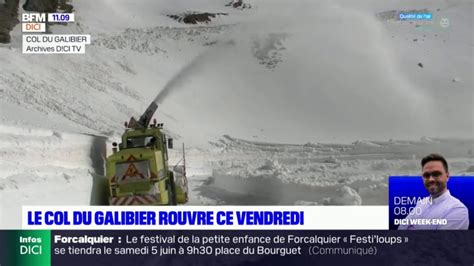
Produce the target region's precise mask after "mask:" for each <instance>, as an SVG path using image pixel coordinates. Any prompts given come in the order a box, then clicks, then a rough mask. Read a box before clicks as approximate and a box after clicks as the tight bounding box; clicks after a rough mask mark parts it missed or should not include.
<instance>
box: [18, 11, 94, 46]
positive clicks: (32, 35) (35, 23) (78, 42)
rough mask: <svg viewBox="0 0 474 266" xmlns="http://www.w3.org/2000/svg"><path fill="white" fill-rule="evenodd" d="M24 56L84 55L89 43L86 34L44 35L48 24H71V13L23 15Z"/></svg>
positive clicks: (88, 36) (72, 19)
mask: <svg viewBox="0 0 474 266" xmlns="http://www.w3.org/2000/svg"><path fill="white" fill-rule="evenodd" d="M21 18H22V25H21V28H22V33H23V34H24V35H23V38H22V41H23V53H24V54H84V53H85V50H86V45H87V44H90V43H91V36H90V35H88V34H60V35H58V34H56V35H53V34H46V33H47V32H48V29H47V26H48V23H72V22H74V21H75V16H74V14H73V13H23V14H22V16H21Z"/></svg>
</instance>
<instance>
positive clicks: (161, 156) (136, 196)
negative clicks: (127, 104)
mask: <svg viewBox="0 0 474 266" xmlns="http://www.w3.org/2000/svg"><path fill="white" fill-rule="evenodd" d="M157 108H158V105H157V104H156V103H154V102H153V103H151V104H150V106H149V107H148V108H147V110H146V111H145V113H144V114H143V115H142V116H141V117H140V119H139V120H138V121H137V120H135V118H133V117H132V118H131V119H130V122H128V123H125V128H126V129H125V132H124V133H123V135H122V142H121V143H120V144H117V143H115V142H114V143H113V144H112V145H113V148H112V151H113V154H112V155H110V156H109V157H108V158H107V166H106V176H107V179H108V183H109V204H110V205H177V204H184V203H186V202H188V184H187V179H186V165H185V164H186V160H185V157H184V145H183V158H182V159H181V160H180V161H179V162H178V164H176V165H174V166H172V167H170V166H169V165H168V149H172V148H173V139H172V138H168V137H167V136H166V135H165V134H164V133H163V131H162V130H163V124H157V123H156V120H154V122H153V124H150V121H151V118H152V117H153V114H154V113H155V111H156V109H157ZM180 163H181V164H180Z"/></svg>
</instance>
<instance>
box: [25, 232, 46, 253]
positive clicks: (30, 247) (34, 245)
mask: <svg viewBox="0 0 474 266" xmlns="http://www.w3.org/2000/svg"><path fill="white" fill-rule="evenodd" d="M41 254H43V247H42V246H41V238H40V237H31V236H29V237H22V236H20V255H41Z"/></svg>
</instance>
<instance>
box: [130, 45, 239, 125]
mask: <svg viewBox="0 0 474 266" xmlns="http://www.w3.org/2000/svg"><path fill="white" fill-rule="evenodd" d="M230 45H234V42H233V41H228V42H225V43H222V44H219V45H217V47H216V46H215V47H214V49H212V50H211V49H209V50H207V51H205V52H204V53H202V54H200V55H198V56H197V57H195V58H194V59H193V60H192V61H191V62H190V63H189V64H187V65H186V66H185V67H184V68H183V69H181V71H179V72H178V74H176V75H175V76H174V77H173V78H172V79H171V80H170V81H169V82H168V83H167V84H166V85H165V87H164V88H163V90H161V91H160V93H158V95H157V96H156V98H155V99H154V100H153V102H151V104H150V105H149V106H148V108H147V109H146V110H145V112H144V113H143V114H142V115H141V116H140V119H138V121H136V120H135V118H133V117H132V119H130V122H129V123H128V127H130V128H146V127H148V124H149V123H150V121H151V118H152V117H153V115H154V114H155V112H156V109H158V104H159V103H162V102H163V100H164V99H165V98H166V97H168V96H169V95H170V93H172V92H174V91H176V89H178V88H183V87H184V86H182V83H183V81H185V80H186V77H187V76H190V75H194V74H196V73H198V70H199V69H200V68H199V65H200V64H202V63H203V62H205V59H206V58H207V56H209V55H211V54H212V53H213V52H215V51H216V49H219V48H223V47H227V46H230Z"/></svg>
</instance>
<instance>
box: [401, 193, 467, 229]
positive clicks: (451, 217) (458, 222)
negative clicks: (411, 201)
mask: <svg viewBox="0 0 474 266" xmlns="http://www.w3.org/2000/svg"><path fill="white" fill-rule="evenodd" d="M405 219H407V220H408V223H407V224H402V225H400V226H399V227H398V230H456V229H458V230H467V229H468V228H469V211H468V209H467V208H466V206H465V205H464V204H463V203H462V202H461V201H460V200H458V199H457V198H455V197H453V196H451V193H450V192H449V190H447V191H446V192H444V193H443V194H442V195H441V196H439V197H437V198H435V199H431V198H430V197H426V198H424V199H422V200H420V201H418V202H417V204H416V207H415V208H414V209H413V210H412V211H411V213H410V214H409V215H408V216H407V217H406V218H405ZM438 219H445V221H446V223H445V224H443V223H436V222H435V223H430V222H427V223H426V221H433V220H434V221H437V220H438ZM417 220H418V221H423V222H422V223H414V221H417Z"/></svg>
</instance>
